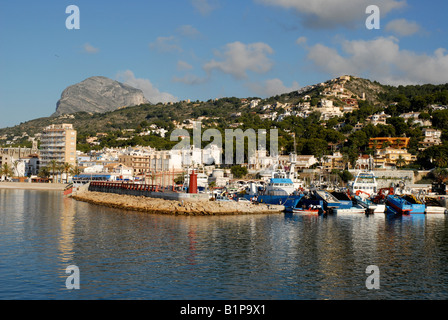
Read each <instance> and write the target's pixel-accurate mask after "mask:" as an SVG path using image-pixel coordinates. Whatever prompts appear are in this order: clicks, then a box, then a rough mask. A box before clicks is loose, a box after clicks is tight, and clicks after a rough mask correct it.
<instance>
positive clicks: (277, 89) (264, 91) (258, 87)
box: [248, 79, 300, 97]
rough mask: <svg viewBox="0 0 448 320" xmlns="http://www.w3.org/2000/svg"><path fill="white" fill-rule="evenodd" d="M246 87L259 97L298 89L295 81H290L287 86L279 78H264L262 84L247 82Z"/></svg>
mask: <svg viewBox="0 0 448 320" xmlns="http://www.w3.org/2000/svg"><path fill="white" fill-rule="evenodd" d="M248 87H249V88H250V89H251V90H252V91H254V92H255V93H256V94H258V95H260V96H261V97H272V96H276V95H280V94H283V93H289V92H292V91H296V90H299V89H300V86H299V84H298V83H297V82H296V81H294V82H293V83H292V85H291V87H287V86H285V85H284V84H283V82H282V81H281V80H280V79H270V80H266V81H265V82H263V83H262V84H259V83H249V84H248Z"/></svg>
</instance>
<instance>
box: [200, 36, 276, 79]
mask: <svg viewBox="0 0 448 320" xmlns="http://www.w3.org/2000/svg"><path fill="white" fill-rule="evenodd" d="M273 53H274V50H273V49H272V48H271V47H270V46H269V45H267V44H265V43H263V42H257V43H251V44H244V43H241V42H238V41H237V42H233V43H228V44H227V45H226V46H225V48H224V49H223V50H222V51H215V56H217V57H218V58H220V59H221V61H216V60H214V59H213V60H211V61H209V62H207V63H206V64H204V66H203V68H204V70H205V71H206V72H207V73H210V72H211V71H212V70H214V69H216V70H219V71H221V72H224V73H226V74H230V75H232V76H233V77H235V78H236V79H243V78H247V71H252V72H256V73H265V72H267V71H269V70H270V69H271V68H272V65H273V62H272V61H271V60H270V59H269V58H268V55H270V54H273Z"/></svg>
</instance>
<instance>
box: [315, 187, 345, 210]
mask: <svg viewBox="0 0 448 320" xmlns="http://www.w3.org/2000/svg"><path fill="white" fill-rule="evenodd" d="M313 193H314V196H315V197H316V198H317V199H319V200H322V201H323V202H324V207H325V209H330V210H333V209H336V208H340V207H341V202H340V201H339V200H338V199H337V198H336V197H335V196H334V195H332V194H331V193H330V192H328V191H326V190H314V191H313Z"/></svg>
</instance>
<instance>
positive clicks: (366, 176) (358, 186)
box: [348, 171, 378, 198]
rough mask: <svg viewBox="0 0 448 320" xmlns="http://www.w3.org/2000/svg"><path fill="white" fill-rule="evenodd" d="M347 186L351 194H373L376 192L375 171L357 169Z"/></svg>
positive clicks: (363, 196) (365, 195) (363, 195)
mask: <svg viewBox="0 0 448 320" xmlns="http://www.w3.org/2000/svg"><path fill="white" fill-rule="evenodd" d="M348 188H349V190H350V193H351V194H352V195H359V196H361V197H362V198H365V197H371V196H373V195H375V194H376V193H377V192H378V183H377V182H376V176H375V173H374V172H373V171H359V172H358V174H357V175H356V177H355V180H353V182H352V183H350V184H349V186H348Z"/></svg>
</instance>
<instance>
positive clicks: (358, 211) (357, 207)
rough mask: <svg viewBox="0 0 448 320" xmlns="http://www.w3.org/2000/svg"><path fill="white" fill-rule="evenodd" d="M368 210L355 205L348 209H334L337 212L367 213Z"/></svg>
mask: <svg viewBox="0 0 448 320" xmlns="http://www.w3.org/2000/svg"><path fill="white" fill-rule="evenodd" d="M366 211H367V210H366V208H363V207H361V206H354V207H351V208H347V209H341V208H338V209H334V213H335V214H365V213H366Z"/></svg>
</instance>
